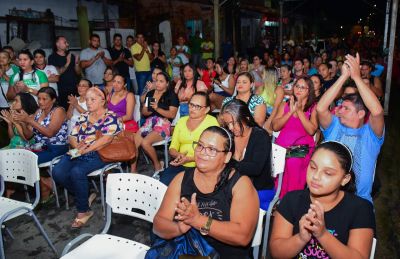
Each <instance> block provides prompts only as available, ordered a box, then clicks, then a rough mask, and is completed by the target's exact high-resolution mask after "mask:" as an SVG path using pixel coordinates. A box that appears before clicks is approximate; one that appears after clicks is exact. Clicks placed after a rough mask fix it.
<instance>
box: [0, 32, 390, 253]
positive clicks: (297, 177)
mask: <svg viewBox="0 0 400 259" xmlns="http://www.w3.org/2000/svg"><path fill="white" fill-rule="evenodd" d="M139 35H140V37H138V41H137V43H136V44H135V45H133V46H132V48H131V49H130V51H131V52H132V56H133V60H134V63H136V64H135V66H137V65H139V66H140V67H141V68H143V70H139V71H137V72H138V74H137V78H139V79H140V80H139V79H138V82H137V83H138V84H139V85H138V88H139V89H140V91H135V89H134V88H130V87H129V85H130V83H131V82H130V81H129V78H128V77H126V76H124V75H122V74H121V73H120V72H119V71H118V70H117V69H116V67H117V66H116V64H118V63H120V62H125V63H126V64H132V62H131V61H132V59H131V58H130V59H129V60H128V59H125V58H124V57H123V56H119V57H118V58H117V59H114V58H113V55H111V56H112V57H111V59H110V58H109V57H110V55H109V53H108V51H107V50H105V49H102V48H100V47H99V43H100V42H99V41H100V39H99V37H98V36H96V35H95V34H94V35H91V38H90V41H91V44H90V46H89V48H87V49H85V52H84V59H81V61H79V60H77V61H76V62H77V64H74V65H78V66H80V67H81V68H83V69H86V73H88V72H87V71H90V73H89V74H85V75H84V76H83V77H82V78H81V79H80V80H78V81H77V84H76V85H74V86H71V87H73V88H74V89H75V90H74V91H75V92H76V93H77V95H72V94H71V95H68V96H64V97H65V98H66V99H67V100H64V99H65V98H64V99H63V100H60V98H61V95H58V93H57V91H56V90H55V89H58V91H59V92H63V91H64V90H63V89H60V88H57V87H56V86H55V85H54V84H57V83H60V84H62V83H63V80H64V79H63V77H62V74H63V73H64V72H65V69H66V67H64V66H63V65H61V66H56V65H55V66H54V69H55V72H54V74H50V75H49V76H48V75H46V73H45V72H43V71H45V67H46V64H47V63H46V62H43V60H41V59H45V55H43V52H42V51H41V50H38V51H36V52H35V54H36V55H35V57H36V56H38V57H37V58H36V59H37V61H36V60H35V62H34V56H33V55H32V54H31V53H30V51H28V50H22V51H20V53H19V54H18V55H17V57H18V61H17V62H18V63H17V64H18V66H17V65H14V64H13V63H12V58H11V55H10V54H9V53H8V52H7V51H5V50H3V51H0V77H1V78H0V80H1V88H2V95H1V96H0V109H1V118H2V119H3V120H4V121H5V127H6V128H7V133H8V137H9V139H10V142H9V145H8V146H7V147H5V148H26V149H29V150H32V151H33V152H35V153H36V154H37V155H38V163H39V164H42V163H45V162H49V161H51V160H52V159H54V158H55V157H58V156H61V160H60V162H58V163H57V164H56V165H55V167H54V168H53V173H52V177H53V179H54V181H55V182H56V183H57V184H58V185H61V186H63V187H65V188H66V189H67V190H68V192H69V193H70V194H72V195H74V197H75V199H74V201H75V206H76V208H77V215H76V217H75V219H74V220H73V222H72V224H71V227H72V228H81V227H82V226H84V225H85V224H86V223H87V222H88V220H89V219H90V218H91V217H92V216H93V211H91V209H90V204H91V202H93V199H91V197H90V196H89V183H88V179H87V175H88V174H89V173H90V172H92V171H94V170H97V169H100V168H102V167H104V166H105V165H106V164H107V163H106V162H104V161H102V160H101V158H100V156H99V154H98V151H99V150H101V149H102V148H104V147H105V146H107V145H108V144H109V143H111V142H112V140H113V138H114V137H115V136H116V135H117V134H118V133H120V132H121V131H123V130H125V131H130V132H132V133H133V134H134V138H135V141H134V142H135V143H134V144H135V146H136V151H137V152H136V154H137V156H136V158H135V159H134V160H133V161H130V172H131V173H142V172H141V171H139V170H138V168H140V167H139V166H138V163H140V161H141V160H139V159H138V156H139V154H140V152H139V148H141V149H143V151H144V153H145V154H146V155H147V156H148V157H149V158H150V160H151V161H152V165H151V166H150V167H152V170H153V172H155V175H159V176H160V181H161V182H163V183H164V184H166V185H168V190H167V193H166V195H165V197H164V200H163V202H162V205H161V207H160V209H159V211H158V213H157V215H156V216H155V219H154V226H153V230H154V233H155V234H157V235H158V236H159V237H161V238H164V239H171V238H175V237H178V236H181V235H184V234H185V233H186V232H188V231H189V230H190V229H196V230H199V231H203V230H204V228H205V226H206V227H207V229H206V230H207V231H206V233H205V239H206V241H208V242H209V243H210V244H211V245H212V246H213V247H214V248H215V249H216V250H217V251H218V253H219V254H220V256H221V258H248V255H249V252H250V249H249V243H250V241H251V239H252V236H253V235H254V231H255V226H256V223H257V218H258V209H259V208H261V209H264V210H266V209H268V206H269V203H270V201H271V200H272V199H273V197H274V196H275V192H276V190H277V187H278V186H277V184H278V181H277V179H273V178H272V176H271V171H272V169H271V147H272V143H275V144H277V145H280V146H282V147H284V148H285V149H286V150H287V154H286V158H285V167H284V172H283V180H282V186H281V192H280V193H279V198H280V199H281V203H280V205H279V206H278V208H277V213H276V214H275V220H274V226H273V231H272V235H271V241H270V248H269V249H270V252H271V254H272V256H274V257H278V258H280V257H296V256H303V257H304V256H307V253H308V251H311V250H312V251H314V252H317V250H318V249H319V250H321V251H319V253H321V254H327V255H329V256H330V257H340V258H341V257H343V258H344V257H346V258H347V257H348V258H353V257H354V256H355V255H357V256H360V257H361V258H364V257H366V256H368V253H369V249H370V245H371V242H372V237H373V236H374V231H375V223H374V210H373V198H372V196H371V192H372V184H373V181H374V177H375V166H376V161H377V158H378V155H379V152H380V148H381V146H382V144H383V141H384V133H385V126H384V118H383V108H382V105H381V103H380V101H381V100H382V96H383V95H382V82H381V81H380V78H379V75H380V74H381V73H382V72H380V73H378V72H379V71H380V70H379V71H378V72H376V71H375V70H374V68H375V66H374V65H372V63H370V62H369V61H365V60H361V58H360V55H359V54H358V53H356V52H355V51H350V53H352V55H350V54H348V55H344V53H345V52H344V51H336V50H335V52H334V51H328V52H324V53H323V54H322V55H319V54H318V53H313V52H311V53H310V50H304V49H303V50H302V49H301V47H299V48H300V50H299V49H295V48H289V50H287V52H285V53H282V55H280V53H279V52H278V51H277V50H274V51H271V52H268V51H266V52H265V53H261V54H260V53H256V54H254V55H253V56H251V57H243V58H237V57H235V56H229V57H227V59H226V60H224V59H221V58H220V59H213V58H212V57H211V58H210V57H208V58H207V59H204V64H201V63H200V66H195V65H194V64H192V63H191V62H190V61H191V59H190V58H191V56H190V50H189V47H188V46H187V45H185V40H184V38H182V37H179V41H178V44H177V45H176V46H175V47H172V49H171V55H169V56H166V55H165V54H164V52H162V50H161V49H160V44H159V43H158V42H155V43H154V44H153V45H152V50H151V49H150V48H148V47H147V42H146V41H145V39H144V36H143V34H139ZM127 51H129V50H128V49H127ZM334 53H335V54H334ZM335 55H336V56H335ZM338 55H340V56H338ZM63 57H64V61H65V63H64V65H66V66H70V62H71V60H70V58H71V57H68V56H67V55H65V56H63ZM67 57H68V58H67ZM249 58H250V59H249ZM74 60H75V59H74ZM248 60H252V61H253V63H252V64H249V62H248ZM310 60H313V61H314V62H313V63H312V64H310ZM147 65H148V66H147ZM292 65H293V68H292ZM43 66H44V68H43ZM147 67H149V69H150V67H151V70H147ZM40 68H42V69H43V71H42V70H41V69H40ZM145 68H146V69H145ZM378 68H379V69H381V68H380V67H379V66H378ZM76 72H78V71H76ZM376 73H378V74H376ZM57 74H59V75H61V76H58V75H57ZM77 76H78V77H81V75H77ZM89 76H90V77H92V78H93V79H96V81H98V82H92V81H91V80H90V79H88V78H89ZM57 80H58V81H57ZM101 81H102V82H101ZM49 83H50V84H53V85H50V86H49ZM135 94H136V95H139V99H136V98H135ZM136 100H140V101H139V102H137V101H136ZM59 102H60V103H66V104H67V105H68V106H69V107H68V109H64V107H61V106H59V105H58V103H59ZM138 107H139V110H140V119H139V120H137V121H135V118H134V111H135V109H136V108H138ZM213 111H216V112H214V113H212V112H213ZM216 113H219V114H218V115H217V116H216ZM174 120H176V121H177V123H176V125H173V124H172V122H173V121H174ZM96 132H101V134H102V136H101V137H97V136H96ZM168 139H170V140H171V143H170V144H169V156H171V157H172V159H171V162H170V164H164V161H162V160H160V159H159V154H158V153H157V150H156V148H155V147H154V146H153V144H155V143H157V142H160V141H162V140H168ZM319 143H322V144H320V145H318V144H319ZM353 173H354V174H353ZM349 185H352V186H351V187H354V188H347V187H348V186H349ZM12 192H13V190H12V186H11V187H10V188H9V190H8V192H7V194H6V195H8V196H9V195H11V194H12ZM52 192H53V190H52V184H51V179H50V178H49V177H47V175H45V174H43V175H42V177H41V198H42V201H43V202H47V201H49V200H50V199H51V197H52ZM257 197H258V198H257ZM176 201H179V202H176ZM210 204H213V206H214V207H209V205H210ZM343 214H347V215H348V217H347V218H346V219H345V221H341V220H338V218H340V217H341V215H343ZM335 233H338V234H337V235H336V234H335Z"/></svg>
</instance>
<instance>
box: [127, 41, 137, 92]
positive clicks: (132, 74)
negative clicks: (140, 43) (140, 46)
mask: <svg viewBox="0 0 400 259" xmlns="http://www.w3.org/2000/svg"><path fill="white" fill-rule="evenodd" d="M133 44H135V39H134V38H133V36H132V35H128V36H126V40H125V45H126V48H127V49H128V50H129V52H130V51H131V47H132V45H133ZM131 56H132V53H131ZM129 78H130V81H131V85H132V91H133V92H134V93H135V94H136V93H137V92H138V85H137V81H136V74H135V66H134V64H133V57H132V66H129Z"/></svg>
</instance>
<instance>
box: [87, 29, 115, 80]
mask: <svg viewBox="0 0 400 259" xmlns="http://www.w3.org/2000/svg"><path fill="white" fill-rule="evenodd" d="M112 64H113V62H112V60H111V56H110V53H109V52H108V50H106V49H103V48H101V47H100V37H99V35H97V34H92V35H90V40H89V47H88V48H86V49H84V50H82V52H81V63H80V65H81V68H82V69H85V74H86V78H87V79H89V80H90V81H91V82H92V83H93V84H94V85H100V84H103V77H104V71H106V68H107V66H112Z"/></svg>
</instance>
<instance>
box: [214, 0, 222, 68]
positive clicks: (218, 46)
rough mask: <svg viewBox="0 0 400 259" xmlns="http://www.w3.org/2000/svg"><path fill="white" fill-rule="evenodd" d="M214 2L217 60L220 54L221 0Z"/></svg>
mask: <svg viewBox="0 0 400 259" xmlns="http://www.w3.org/2000/svg"><path fill="white" fill-rule="evenodd" d="M213 3H214V50H215V60H217V59H218V58H219V56H220V51H219V49H220V45H221V43H220V39H219V0H213Z"/></svg>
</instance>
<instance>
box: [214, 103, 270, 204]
mask: <svg viewBox="0 0 400 259" xmlns="http://www.w3.org/2000/svg"><path fill="white" fill-rule="evenodd" d="M220 120H222V121H221V124H222V125H224V127H225V128H227V129H229V130H230V131H231V132H232V134H233V136H234V140H235V152H234V153H233V159H235V160H236V161H237V168H238V170H239V172H240V173H241V174H243V175H247V176H248V177H250V179H251V180H252V182H253V185H254V187H255V188H256V190H257V192H258V197H259V199H260V207H261V208H262V209H264V210H267V209H268V205H269V202H270V201H271V200H272V199H273V198H274V194H275V190H274V182H273V180H272V177H271V162H270V161H271V140H270V138H269V136H268V133H267V132H266V131H265V130H263V129H262V128H260V127H259V126H258V124H257V123H256V122H255V121H254V118H253V116H252V115H251V113H250V110H249V108H248V106H247V104H246V103H245V102H243V101H242V100H239V99H232V100H231V101H229V102H228V103H226V104H225V105H224V106H223V107H222V110H221V113H220Z"/></svg>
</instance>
